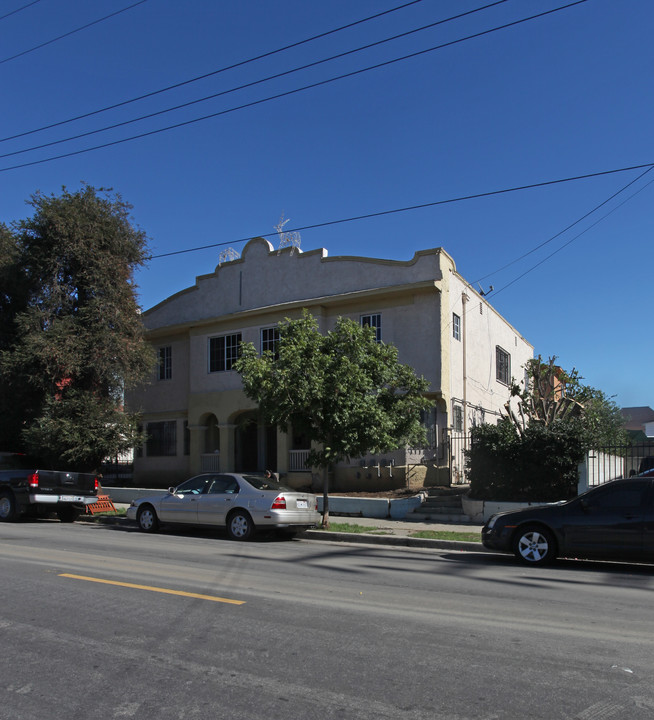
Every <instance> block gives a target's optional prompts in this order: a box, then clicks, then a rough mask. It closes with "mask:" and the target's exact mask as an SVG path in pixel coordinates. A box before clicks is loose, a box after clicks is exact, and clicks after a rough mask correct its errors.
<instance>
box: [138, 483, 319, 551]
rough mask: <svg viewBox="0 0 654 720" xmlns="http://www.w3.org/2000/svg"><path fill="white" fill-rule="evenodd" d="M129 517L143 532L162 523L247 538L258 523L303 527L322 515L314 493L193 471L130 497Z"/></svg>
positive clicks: (287, 528)
mask: <svg viewBox="0 0 654 720" xmlns="http://www.w3.org/2000/svg"><path fill="white" fill-rule="evenodd" d="M127 517H128V518H129V519H130V520H136V522H137V523H138V526H139V528H140V529H141V530H143V531H144V532H155V531H156V530H157V529H158V527H159V524H160V523H182V524H186V525H212V526H219V527H225V528H226V529H227V533H228V535H229V537H230V538H232V540H247V539H248V538H250V537H251V536H252V534H253V533H254V532H255V530H256V529H257V528H260V527H263V528H278V529H282V530H286V531H287V532H294V531H297V530H306V529H307V528H311V527H315V526H316V525H317V524H318V522H319V520H320V514H319V513H318V500H317V498H316V496H315V495H312V494H311V493H304V492H298V491H297V490H292V489H291V488H288V487H286V486H284V485H282V484H281V483H279V482H277V481H276V480H273V479H271V478H266V477H263V476H260V475H239V474H236V473H204V474H202V475H196V476H195V477H192V478H190V479H189V480H186V481H185V482H183V483H182V484H181V485H178V486H177V487H176V488H170V489H169V490H168V492H167V493H166V494H164V495H154V496H151V497H144V498H139V499H138V500H134V501H133V502H132V504H131V505H130V507H129V508H128V510H127Z"/></svg>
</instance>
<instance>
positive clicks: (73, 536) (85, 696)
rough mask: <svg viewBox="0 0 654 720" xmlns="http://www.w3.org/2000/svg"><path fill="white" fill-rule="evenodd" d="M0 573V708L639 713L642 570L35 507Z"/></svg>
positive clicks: (0, 562)
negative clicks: (77, 519)
mask: <svg viewBox="0 0 654 720" xmlns="http://www.w3.org/2000/svg"><path fill="white" fill-rule="evenodd" d="M0 572H1V577H2V582H1V584H0V607H1V608H2V612H1V616H0V640H1V647H2V654H1V655H0V678H1V682H2V683H3V686H4V687H3V688H2V695H1V697H2V700H1V701H0V718H2V720H32V719H34V720H36V719H37V718H38V720H43V718H47V719H48V720H59V719H61V720H63V719H64V718H65V719H66V720H78V719H79V720H82V719H83V720H86V719H87V718H94V719H95V718H97V719H99V720H109V719H113V718H117V719H119V718H139V720H151V719H152V720H154V719H155V718H157V719H158V720H168V719H171V720H172V719H173V718H174V719H175V720H178V719H180V718H183V719H184V720H191V719H194V718H202V719H205V718H212V719H214V718H215V719H217V720H221V719H223V718H225V719H227V718H228V719H232V718H247V719H248V720H259V718H261V719H262V720H263V718H266V720H276V719H277V718H279V719H280V720H281V719H282V718H283V719H284V720H289V719H295V718H297V719H298V720H314V719H316V720H317V719H318V718H320V720H332V719H339V720H369V719H372V718H375V719H377V720H378V719H382V720H384V719H386V718H388V720H428V719H429V720H431V719H436V720H441V719H444V718H447V719H452V720H468V719H472V718H475V719H479V718H483V719H486V720H491V719H497V720H499V719H504V718H516V719H520V720H523V719H527V718H529V719H532V718H547V720H552V719H553V718H566V719H568V718H570V719H572V718H574V719H575V720H613V719H614V718H615V719H617V718H620V719H622V718H627V717H628V718H630V719H633V720H639V719H640V718H648V719H649V718H651V717H652V716H653V715H654V685H653V683H652V678H653V677H654V652H653V649H654V648H653V642H652V635H653V633H652V630H653V627H652V625H653V623H652V589H653V581H654V568H651V567H644V566H627V565H618V564H606V563H581V562H570V561H568V562H560V563H559V564H557V565H556V566H554V567H552V568H546V569H534V568H523V567H521V566H518V565H516V564H515V562H514V561H513V559H512V558H510V557H508V556H506V557H505V556H499V555H497V556H496V555H484V554H482V553H479V554H476V553H462V552H454V551H447V550H424V549H415V550H414V549H407V548H390V547H388V548H387V547H383V546H367V545H360V544H357V545H347V544H340V543H326V542H319V541H307V540H301V541H281V542H280V541H272V540H268V539H263V540H260V541H257V542H254V543H236V542H231V541H229V540H227V539H225V538H224V537H221V536H217V535H215V534H212V533H210V532H204V531H194V530H188V531H185V530H182V531H174V532H170V531H169V532H165V533H161V534H158V535H154V536H149V535H144V534H141V533H139V532H138V531H136V530H132V529H127V528H126V527H125V526H124V525H116V526H107V525H99V524H96V525H90V524H86V525H85V524H75V525H63V524H60V523H58V522H54V521H53V522H48V521H46V522H43V521H41V522H20V523H17V524H3V525H0ZM99 581H102V582H99Z"/></svg>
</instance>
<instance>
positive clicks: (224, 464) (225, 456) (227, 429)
mask: <svg viewBox="0 0 654 720" xmlns="http://www.w3.org/2000/svg"><path fill="white" fill-rule="evenodd" d="M218 429H219V430H220V470H221V472H234V468H235V467H236V425H229V424H224V425H221V424H219V425H218Z"/></svg>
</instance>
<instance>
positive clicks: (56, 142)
mask: <svg viewBox="0 0 654 720" xmlns="http://www.w3.org/2000/svg"><path fill="white" fill-rule="evenodd" d="M506 1H507V0H498V1H497V2H494V3H491V4H490V5H485V6H484V7H481V8H477V9H476V10H469V11H468V12H464V13H460V14H459V15H453V16H452V17H449V18H445V19H444V20H437V21H435V22H433V23H429V24H428V25H422V26H421V27H418V28H414V29H413V30H407V31H406V32H403V33H399V34H398V35H393V36H391V37H388V38H385V39H383V40H377V41H375V42H372V43H368V44H367V45H361V46H360V47H357V48H354V49H353V50H346V51H344V52H341V53H338V54H336V55H332V56H331V57H328V58H323V59H322V60H315V61H314V62H310V63H307V64H306V65H300V66H299V67H295V68H292V69H291V70H285V71H283V72H279V73H275V74H274V75H268V77H265V78H261V79H259V80H253V81H252V82H249V83H245V84H243V85H238V86H236V87H233V88H230V89H228V90H222V91H221V92H217V93H212V94H211V95H205V96H204V97H201V98H198V99H196V100H190V101H188V102H185V103H181V104H179V105H174V106H173V107H169V108H165V109H164V110H157V111H155V112H151V113H148V114H146V115H141V116H139V117H136V118H132V119H131V120H123V121H121V122H118V123H114V124H113V125H106V126H105V127H101V128H98V129H97V130H88V131H87V132H83V133H78V134H77V135H71V136H69V137H66V138H62V139H60V140H52V141H50V142H46V143H42V144H41V145H33V146H32V147H28V148H25V149H23V150H14V151H12V152H8V153H4V154H2V155H0V158H6V157H12V156H14V155H22V154H23V153H27V152H31V151H32V150H41V149H43V148H46V147H52V146H53V145H60V144H61V143H65V142H70V141H72V140H79V139H80V138H83V137H89V136H90V135H97V134H98V133H101V132H106V131H107V130H115V129H116V128H119V127H124V126H125V125H131V124H132V123H135V122H139V121H141V120H148V119H150V118H153V117H157V116H159V115H165V114H166V113H169V112H174V111H175V110H181V109H183V108H187V107H190V106H191V105H197V104H199V103H203V102H206V101H208V100H214V99H215V98H218V97H222V96H224V95H229V94H231V93H234V92H237V91H238V90H245V89H246V88H250V87H254V86H256V85H261V84H262V83H265V82H269V81H270V80H277V79H279V78H282V77H285V76H287V75H293V74H294V73H297V72H300V71H302V70H307V69H309V68H312V67H317V66H318V65H323V64H325V63H328V62H331V61H332V60H338V59H341V58H344V57H347V56H348V55H354V54H355V53H358V52H362V51H363V50H369V49H370V48H373V47H377V46H379V45H384V44H385V43H388V42H391V41H393V40H398V39H400V38H404V37H407V36H409V35H414V34H415V33H418V32H421V31H423V30H429V29H431V28H434V27H436V26H438V25H443V24H445V23H448V22H452V21H453V20H458V19H460V18H462V17H465V16H466V15H471V14H473V13H476V12H480V11H481V10H486V9H488V8H490V7H493V6H494V5H498V4H500V3H503V2H506Z"/></svg>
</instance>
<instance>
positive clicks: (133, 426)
mask: <svg viewBox="0 0 654 720" xmlns="http://www.w3.org/2000/svg"><path fill="white" fill-rule="evenodd" d="M30 205H31V206H32V207H33V208H34V214H33V215H32V217H30V218H28V219H26V220H24V221H21V222H18V223H15V224H14V225H13V226H12V228H11V230H10V231H7V230H6V228H5V229H4V230H3V232H2V234H0V237H1V238H2V242H3V244H4V245H6V246H7V248H8V249H9V251H10V253H9V255H8V259H7V260H6V261H5V262H4V263H3V265H2V266H0V272H2V273H4V274H7V273H11V276H12V278H13V284H12V286H11V287H10V289H9V291H8V292H5V293H3V295H2V296H1V297H0V302H1V303H3V308H2V309H3V311H4V309H5V307H6V308H7V309H8V310H9V311H10V312H9V313H8V315H7V316H6V322H4V323H3V327H2V332H3V333H4V335H3V341H2V345H1V346H0V370H1V373H2V375H1V383H0V385H1V387H2V392H1V393H0V398H2V399H4V401H5V404H6V403H7V401H10V400H11V398H12V397H13V398H14V399H15V398H18V399H20V401H21V402H20V403H17V406H16V407H14V417H13V420H14V425H13V427H10V426H9V425H8V419H7V418H5V417H0V423H2V427H1V430H2V437H3V445H4V449H8V450H9V449H11V450H16V449H21V450H26V451H28V452H32V453H35V454H38V455H39V457H40V458H41V459H42V461H44V462H46V463H48V464H50V465H53V466H54V465H57V466H60V467H74V468H76V469H80V470H82V469H94V468H97V466H98V465H99V464H100V463H101V462H102V460H103V459H104V458H106V457H108V456H111V455H113V454H116V453H120V452H123V451H125V450H127V449H129V448H131V447H133V446H134V444H135V442H136V441H137V440H138V439H139V438H140V434H139V431H138V425H137V418H136V417H135V416H134V415H132V414H129V413H127V412H124V410H123V407H122V394H123V391H124V389H125V387H128V386H130V385H133V384H135V383H137V382H139V381H141V380H142V379H144V378H145V377H146V376H147V374H148V372H149V371H150V369H151V367H152V362H153V358H152V351H151V349H150V348H149V346H148V345H147V343H146V342H145V340H144V336H143V326H142V323H141V320H140V315H139V308H138V304H137V299H136V287H135V285H134V282H133V273H134V270H135V269H136V268H137V267H139V266H140V265H142V264H143V263H144V262H145V259H146V251H147V248H146V237H145V234H144V233H143V231H141V230H140V229H138V228H136V227H134V225H133V224H132V222H131V220H130V214H129V212H130V209H131V207H130V206H129V205H128V204H127V203H125V202H124V201H123V200H122V199H121V198H120V196H117V195H114V194H112V193H110V192H109V191H104V190H102V189H99V190H96V189H95V188H93V187H91V186H83V187H82V189H80V190H79V191H77V192H69V191H68V190H66V189H65V188H64V189H63V190H62V193H61V194H60V195H58V196H55V195H44V194H41V193H36V194H35V195H33V196H32V198H31V201H30ZM16 416H19V422H18V423H16V422H15V420H16ZM8 441H9V442H11V446H7V443H8Z"/></svg>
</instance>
